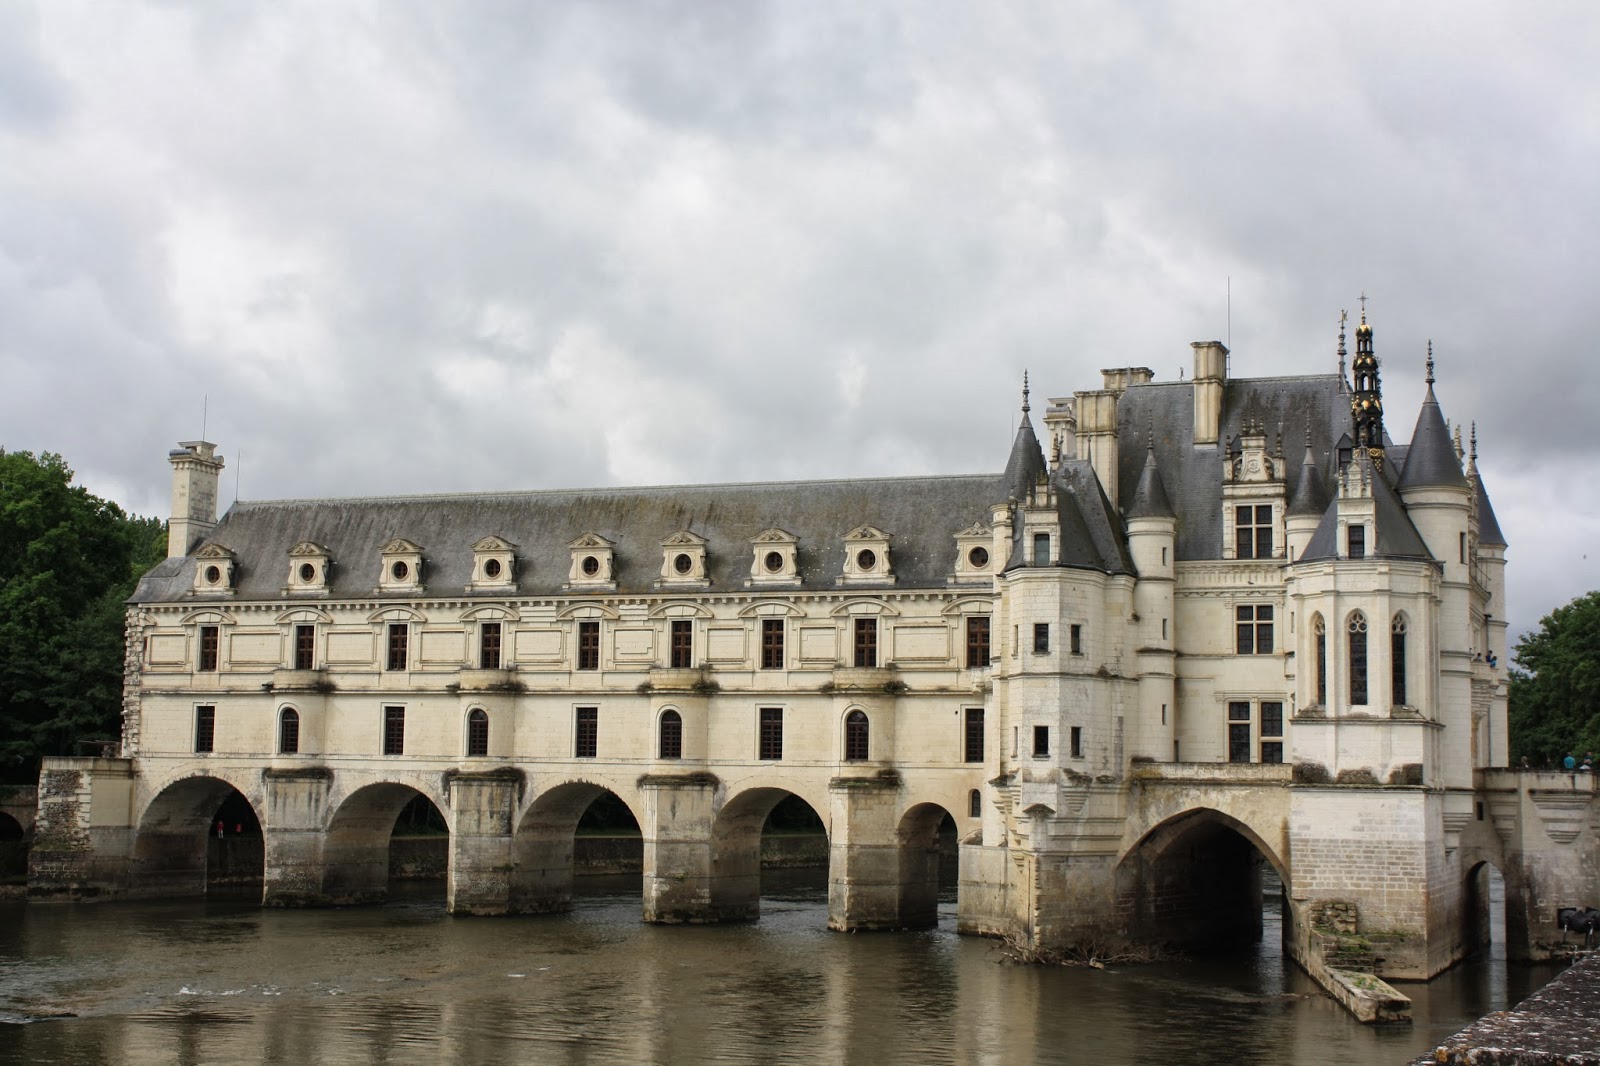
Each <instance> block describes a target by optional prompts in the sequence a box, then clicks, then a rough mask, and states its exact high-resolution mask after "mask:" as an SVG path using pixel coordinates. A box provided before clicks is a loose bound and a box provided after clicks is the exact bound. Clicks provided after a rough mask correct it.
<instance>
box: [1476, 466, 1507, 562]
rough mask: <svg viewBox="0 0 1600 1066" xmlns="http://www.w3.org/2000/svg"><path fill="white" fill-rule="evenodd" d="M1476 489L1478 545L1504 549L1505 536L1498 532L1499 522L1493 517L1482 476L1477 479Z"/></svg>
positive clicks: (1492, 508) (1492, 509)
mask: <svg viewBox="0 0 1600 1066" xmlns="http://www.w3.org/2000/svg"><path fill="white" fill-rule="evenodd" d="M1477 482H1478V487H1477V493H1478V543H1479V544H1482V545H1483V546H1484V547H1486V548H1504V547H1506V535H1505V534H1504V533H1502V532H1500V520H1499V519H1497V518H1495V516H1494V505H1493V504H1491V503H1490V502H1489V493H1488V491H1487V490H1486V489H1484V487H1483V475H1482V474H1479V475H1478V477H1477Z"/></svg>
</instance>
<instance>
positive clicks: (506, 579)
mask: <svg viewBox="0 0 1600 1066" xmlns="http://www.w3.org/2000/svg"><path fill="white" fill-rule="evenodd" d="M516 552H517V546H516V545H515V544H513V543H511V542H510V541H509V540H506V539H504V538H503V537H496V536H492V535H491V536H487V537H484V538H483V539H482V540H480V541H478V542H477V543H476V544H474V545H473V546H472V580H471V581H470V582H468V583H467V588H468V589H469V590H471V591H474V592H479V591H483V592H506V591H509V590H510V589H512V588H514V587H515V585H516V569H517V568H516V561H517V555H516Z"/></svg>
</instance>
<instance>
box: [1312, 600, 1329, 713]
mask: <svg viewBox="0 0 1600 1066" xmlns="http://www.w3.org/2000/svg"><path fill="white" fill-rule="evenodd" d="M1311 629H1312V632H1313V633H1314V634H1315V639H1316V644H1317V703H1318V705H1320V706H1323V707H1326V706H1327V705H1328V626H1327V623H1325V622H1324V621H1323V620H1322V616H1321V615H1320V614H1319V615H1317V617H1316V620H1315V621H1314V622H1312V624H1311Z"/></svg>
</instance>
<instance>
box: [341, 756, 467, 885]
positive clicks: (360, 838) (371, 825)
mask: <svg viewBox="0 0 1600 1066" xmlns="http://www.w3.org/2000/svg"><path fill="white" fill-rule="evenodd" d="M418 796H421V797H423V798H424V799H426V800H427V801H428V802H429V803H431V804H432V805H433V808H434V809H435V810H436V811H438V812H439V814H440V816H441V817H442V818H444V820H445V825H446V826H447V827H451V823H450V815H449V813H448V812H449V810H450V807H449V804H448V803H446V802H444V801H443V799H442V798H441V797H440V796H439V794H437V793H435V792H433V791H432V790H431V789H428V788H426V787H425V786H424V785H423V783H422V782H406V783H403V782H399V781H374V782H371V783H369V784H365V785H361V786H359V787H357V788H355V789H352V790H350V791H349V792H347V793H346V794H345V795H344V796H343V797H341V798H340V799H339V800H338V802H337V803H335V804H332V807H333V814H332V816H331V817H330V818H329V819H328V827H327V830H326V832H325V833H324V837H323V845H322V855H323V875H322V894H323V899H324V901H325V902H327V903H333V904H349V903H381V902H383V900H385V899H387V898H388V895H389V846H390V841H391V838H392V837H393V836H394V829H395V822H396V820H397V819H398V818H399V817H400V812H401V811H403V810H405V808H406V805H407V804H409V803H411V802H412V801H413V800H415V799H416V798H417V797H418Z"/></svg>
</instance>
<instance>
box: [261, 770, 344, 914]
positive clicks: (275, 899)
mask: <svg viewBox="0 0 1600 1066" xmlns="http://www.w3.org/2000/svg"><path fill="white" fill-rule="evenodd" d="M261 778H262V785H263V790H264V792H265V799H266V802H265V804H264V805H263V811H262V814H263V824H262V827H261V829H262V834H263V847H264V854H263V856H262V860H263V867H262V886H261V902H262V904H263V905H265V906H269V907H303V906H309V905H313V904H318V903H322V902H325V898H324V894H323V880H324V874H325V869H326V867H325V861H324V858H323V844H324V843H325V841H326V831H325V827H326V826H327V822H328V790H329V788H330V787H331V786H332V784H333V771H332V770H329V769H328V768H327V767H322V766H307V767H303V768H295V769H282V770H280V769H267V770H264V771H262V774H261Z"/></svg>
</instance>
